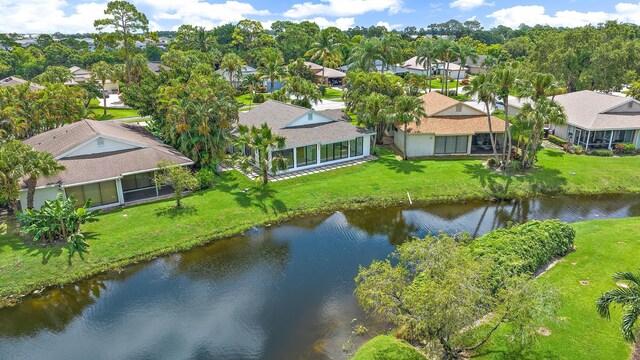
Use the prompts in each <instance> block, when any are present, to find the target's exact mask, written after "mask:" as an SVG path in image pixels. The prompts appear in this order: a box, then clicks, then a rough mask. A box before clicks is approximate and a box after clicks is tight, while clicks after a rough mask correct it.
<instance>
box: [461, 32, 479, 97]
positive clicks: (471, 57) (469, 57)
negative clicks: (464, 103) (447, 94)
mask: <svg viewBox="0 0 640 360" xmlns="http://www.w3.org/2000/svg"><path fill="white" fill-rule="evenodd" d="M456 54H457V56H458V59H460V68H458V76H456V95H458V84H459V81H460V72H461V71H462V68H464V67H466V66H467V61H473V62H476V61H477V60H478V54H477V53H476V49H475V48H474V47H473V46H472V45H471V44H468V43H462V44H457V45H456Z"/></svg>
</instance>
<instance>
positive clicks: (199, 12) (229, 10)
mask: <svg viewBox="0 0 640 360" xmlns="http://www.w3.org/2000/svg"><path fill="white" fill-rule="evenodd" d="M138 3H141V4H145V5H147V6H149V7H150V8H151V9H152V12H151V18H152V19H154V20H156V21H163V20H174V21H179V22H180V23H181V24H189V25H197V26H204V27H207V28H211V27H214V26H218V25H221V24H226V23H235V22H238V21H240V20H242V19H246V18H247V16H266V15H269V14H270V13H269V11H268V10H259V9H256V8H254V7H253V5H251V4H249V3H244V2H239V1H227V2H225V3H218V4H212V3H209V2H206V1H200V0H182V1H179V2H178V1H175V0H139V1H138Z"/></svg>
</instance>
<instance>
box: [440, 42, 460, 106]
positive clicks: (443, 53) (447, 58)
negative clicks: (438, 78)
mask: <svg viewBox="0 0 640 360" xmlns="http://www.w3.org/2000/svg"><path fill="white" fill-rule="evenodd" d="M435 47H436V54H437V56H438V57H439V58H440V60H442V61H443V62H444V64H445V68H444V75H443V76H442V93H443V94H445V95H448V93H449V81H448V77H449V68H450V65H451V62H452V61H454V60H455V59H456V52H455V51H456V49H455V46H454V43H453V41H451V40H447V39H442V38H440V39H438V40H436V45H435Z"/></svg>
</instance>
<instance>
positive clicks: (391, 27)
mask: <svg viewBox="0 0 640 360" xmlns="http://www.w3.org/2000/svg"><path fill="white" fill-rule="evenodd" d="M376 26H384V27H385V28H387V30H394V29H398V28H400V27H401V26H402V24H392V25H390V24H389V23H388V22H386V21H378V23H377V24H376Z"/></svg>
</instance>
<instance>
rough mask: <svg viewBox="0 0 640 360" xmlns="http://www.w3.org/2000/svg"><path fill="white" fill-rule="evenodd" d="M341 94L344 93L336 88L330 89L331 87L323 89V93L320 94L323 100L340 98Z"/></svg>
mask: <svg viewBox="0 0 640 360" xmlns="http://www.w3.org/2000/svg"><path fill="white" fill-rule="evenodd" d="M342 94H344V92H342V91H340V90H337V89H332V88H327V90H326V91H325V93H324V95H322V98H323V99H325V100H334V101H337V100H340V101H341V100H342Z"/></svg>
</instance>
